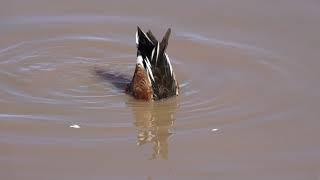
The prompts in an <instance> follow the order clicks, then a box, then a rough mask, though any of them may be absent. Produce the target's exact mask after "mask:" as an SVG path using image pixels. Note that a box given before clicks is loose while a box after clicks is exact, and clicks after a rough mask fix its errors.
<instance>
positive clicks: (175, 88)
mask: <svg viewBox="0 0 320 180" xmlns="http://www.w3.org/2000/svg"><path fill="white" fill-rule="evenodd" d="M170 34H171V28H168V30H167V31H166V33H165V35H164V36H163V38H162V40H161V42H159V41H158V40H157V39H156V38H155V36H154V35H153V33H152V32H151V31H150V30H149V31H147V32H146V33H145V32H143V31H142V30H141V29H140V27H139V26H138V27H137V31H136V46H137V61H136V66H135V70H134V74H133V77H132V80H131V82H130V83H129V84H128V85H127V87H126V92H127V93H129V94H131V95H132V96H133V97H134V98H136V99H140V100H145V101H155V100H160V99H164V98H169V97H173V96H178V95H179V84H178V81H177V79H176V75H175V73H174V71H173V68H172V64H171V61H170V59H169V56H168V54H167V53H166V49H167V47H168V40H169V37H170Z"/></svg>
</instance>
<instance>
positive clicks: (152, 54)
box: [151, 48, 155, 60]
mask: <svg viewBox="0 0 320 180" xmlns="http://www.w3.org/2000/svg"><path fill="white" fill-rule="evenodd" d="M154 49H155V48H153V49H152V52H151V60H153V56H154Z"/></svg>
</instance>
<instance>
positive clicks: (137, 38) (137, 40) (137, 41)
mask: <svg viewBox="0 0 320 180" xmlns="http://www.w3.org/2000/svg"><path fill="white" fill-rule="evenodd" d="M136 44H137V45H139V35H138V31H137V32H136Z"/></svg>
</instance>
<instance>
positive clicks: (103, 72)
mask: <svg viewBox="0 0 320 180" xmlns="http://www.w3.org/2000/svg"><path fill="white" fill-rule="evenodd" d="M93 71H94V74H95V75H96V76H97V77H99V78H101V79H102V80H105V81H108V82H110V83H111V84H112V85H113V86H115V87H116V88H117V89H119V90H125V88H126V86H127V84H129V83H130V81H131V80H130V78H129V77H128V75H124V74H120V73H115V72H113V71H111V70H107V69H101V68H98V67H95V68H94V70H93Z"/></svg>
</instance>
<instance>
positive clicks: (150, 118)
mask: <svg viewBox="0 0 320 180" xmlns="http://www.w3.org/2000/svg"><path fill="white" fill-rule="evenodd" d="M94 74H95V75H96V76H97V77H99V78H101V79H103V80H106V81H108V82H110V83H111V84H113V85H114V87H116V88H117V89H119V90H120V91H123V92H124V89H125V87H126V85H127V84H128V83H129V82H130V79H129V78H128V76H126V75H124V74H120V73H114V72H113V71H110V70H106V69H101V68H98V67H95V68H94ZM127 104H128V106H130V107H131V108H132V111H133V114H134V119H135V121H134V125H135V126H136V128H137V144H138V145H139V146H143V145H147V144H152V154H151V157H150V159H157V158H159V157H160V158H162V159H168V153H169V144H168V138H169V137H170V136H171V135H172V134H173V133H172V132H173V125H174V121H175V112H176V109H177V101H176V98H170V99H166V100H163V101H156V102H142V101H137V100H134V99H131V100H129V102H127Z"/></svg>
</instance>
